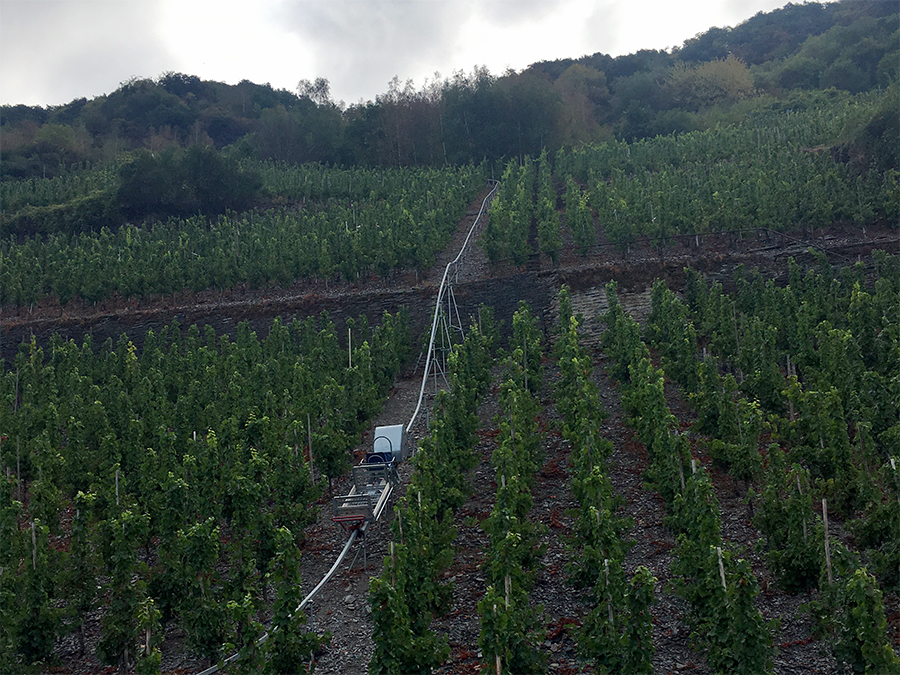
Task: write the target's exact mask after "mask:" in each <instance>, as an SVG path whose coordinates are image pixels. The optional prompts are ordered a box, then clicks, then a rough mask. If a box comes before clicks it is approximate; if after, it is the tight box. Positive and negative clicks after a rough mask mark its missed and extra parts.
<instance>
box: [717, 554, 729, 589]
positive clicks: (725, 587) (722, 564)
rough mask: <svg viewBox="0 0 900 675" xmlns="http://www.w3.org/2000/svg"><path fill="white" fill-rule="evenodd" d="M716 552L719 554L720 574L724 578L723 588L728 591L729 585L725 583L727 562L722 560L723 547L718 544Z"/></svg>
mask: <svg viewBox="0 0 900 675" xmlns="http://www.w3.org/2000/svg"><path fill="white" fill-rule="evenodd" d="M716 553H718V554H719V576H720V577H721V579H722V590H724V591H725V592H726V593H727V592H728V586H727V585H726V584H725V564H724V563H723V562H722V547H721V546H716Z"/></svg>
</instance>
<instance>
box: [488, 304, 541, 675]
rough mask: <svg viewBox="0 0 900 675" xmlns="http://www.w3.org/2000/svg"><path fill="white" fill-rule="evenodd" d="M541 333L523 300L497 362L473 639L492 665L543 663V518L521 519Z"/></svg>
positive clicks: (534, 668)
mask: <svg viewBox="0 0 900 675" xmlns="http://www.w3.org/2000/svg"><path fill="white" fill-rule="evenodd" d="M541 361H542V348H541V334H540V331H539V330H538V328H537V325H536V322H535V318H534V316H533V315H532V314H531V310H530V308H529V307H528V306H527V304H525V303H524V302H520V303H519V309H518V310H517V311H516V312H515V314H514V315H513V334H512V340H511V342H510V348H509V354H508V355H507V356H506V358H505V359H504V363H503V370H504V372H503V380H504V382H503V383H502V384H501V385H500V410H501V412H500V414H499V415H497V417H496V418H495V421H496V423H497V425H498V430H499V434H498V436H497V447H496V448H495V449H494V451H493V453H492V456H491V464H492V465H493V467H494V471H495V476H496V484H497V492H496V498H495V502H494V507H493V509H492V510H491V514H490V515H489V516H488V517H487V518H486V519H485V520H484V521H483V522H482V524H481V527H482V529H483V530H484V532H485V534H486V535H487V536H488V547H487V550H486V551H485V561H484V563H483V567H482V569H483V571H484V574H485V578H486V579H485V581H486V583H487V590H486V591H485V594H484V596H483V597H482V599H481V600H480V601H479V603H478V616H479V620H480V624H481V632H480V634H479V638H478V645H479V647H480V649H481V652H482V659H483V661H484V668H485V669H486V670H487V671H489V672H492V673H497V675H500V673H535V672H542V671H544V670H546V667H547V666H546V654H544V653H543V652H541V651H540V650H539V648H538V645H539V643H540V642H541V641H542V640H543V608H542V607H540V606H536V607H535V606H533V605H532V603H531V599H530V597H529V596H530V591H531V587H532V586H533V583H534V574H535V568H536V566H537V564H538V563H539V561H540V559H541V557H542V556H543V553H544V548H545V544H543V543H542V542H541V539H542V537H543V535H544V534H545V533H546V526H544V525H543V524H541V523H537V522H534V521H533V520H531V519H529V513H530V512H531V508H532V505H533V502H532V497H531V487H532V485H533V482H534V476H535V474H536V472H537V470H538V469H539V468H540V465H541V457H542V454H543V448H542V447H541V437H540V431H539V428H538V419H537V418H538V413H539V404H538V403H537V401H535V399H534V397H533V396H532V391H537V390H539V389H540V388H541V387H542V385H543V372H542V366H541V365H540V364H541Z"/></svg>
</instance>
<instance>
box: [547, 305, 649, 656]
mask: <svg viewBox="0 0 900 675" xmlns="http://www.w3.org/2000/svg"><path fill="white" fill-rule="evenodd" d="M559 304H560V328H561V331H562V332H561V335H560V336H559V339H558V340H557V342H556V346H555V352H556V356H557V357H558V362H559V369H560V378H559V381H558V382H557V384H556V390H555V393H556V408H557V410H558V411H559V414H560V416H561V417H562V430H563V437H564V438H565V439H566V440H567V441H568V442H569V444H570V445H571V447H572V458H571V466H572V477H571V487H572V493H573V495H574V496H575V499H576V500H577V501H578V504H579V509H578V512H577V514H576V516H575V525H574V527H573V533H574V537H573V545H572V553H571V559H570V561H569V563H568V575H569V578H570V580H571V582H572V583H573V585H574V586H575V587H576V588H577V589H579V590H580V591H581V593H582V597H583V598H584V600H585V601H586V602H587V603H588V606H589V607H591V610H590V612H589V614H588V616H587V618H586V619H585V621H584V622H583V625H582V627H581V629H580V630H579V631H578V633H577V636H576V637H577V640H578V647H579V651H580V653H581V655H582V656H583V657H585V658H587V659H589V660H590V661H591V662H593V664H594V667H595V668H596V669H597V671H598V672H610V673H623V674H624V673H652V672H653V664H652V659H653V651H654V650H653V642H652V632H653V631H652V624H651V616H650V605H651V604H652V603H653V601H654V594H653V585H654V583H655V582H656V579H655V578H654V577H653V576H652V575H651V574H650V571H649V570H648V569H647V568H646V567H643V566H642V567H639V568H638V569H637V570H635V573H634V575H633V576H632V577H631V579H630V580H627V578H626V574H625V570H624V568H623V563H624V560H625V553H626V551H627V543H626V542H625V541H623V540H622V534H623V532H624V531H625V530H627V529H628V528H630V527H631V523H630V522H628V521H627V520H626V519H623V518H621V517H620V516H618V515H616V512H617V511H618V509H619V507H620V506H621V498H619V497H617V496H615V495H614V494H613V489H612V485H611V483H610V479H609V473H608V469H607V460H608V459H609V456H610V455H611V454H612V450H613V447H612V443H611V442H610V441H609V440H608V439H606V438H604V437H603V436H602V435H601V430H600V426H601V423H602V421H603V419H604V418H605V417H606V410H605V409H604V407H603V404H602V403H601V402H600V394H599V391H598V390H597V385H596V384H595V383H594V381H593V379H592V376H593V369H594V366H593V363H592V361H591V357H590V355H589V354H588V353H587V351H586V350H585V349H584V348H583V347H581V345H580V344H579V335H578V326H579V320H578V318H577V317H574V316H572V308H571V300H570V298H569V294H568V290H567V289H566V288H563V289H562V291H561V292H560V300H559Z"/></svg>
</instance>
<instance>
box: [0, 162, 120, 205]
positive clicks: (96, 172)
mask: <svg viewBox="0 0 900 675" xmlns="http://www.w3.org/2000/svg"><path fill="white" fill-rule="evenodd" d="M116 168H117V167H116V165H115V164H113V163H105V162H104V163H100V162H97V163H96V164H94V165H91V164H90V163H88V164H87V165H86V166H77V167H73V169H72V170H70V171H67V172H65V173H63V174H62V175H60V176H57V177H55V178H30V179H28V180H4V181H0V204H3V211H4V212H5V213H15V212H16V211H18V210H19V209H22V208H25V207H28V206H31V207H39V206H51V205H54V204H62V203H64V202H69V201H72V200H73V199H78V198H79V197H84V196H85V195H88V194H91V193H96V192H103V193H109V192H113V191H114V190H115V189H116V188H117V187H118V174H117V171H116Z"/></svg>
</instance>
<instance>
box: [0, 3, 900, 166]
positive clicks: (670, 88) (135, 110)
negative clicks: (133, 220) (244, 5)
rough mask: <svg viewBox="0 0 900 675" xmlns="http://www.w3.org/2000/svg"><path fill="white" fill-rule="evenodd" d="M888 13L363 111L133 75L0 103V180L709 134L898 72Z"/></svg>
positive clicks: (857, 11) (394, 89)
mask: <svg viewBox="0 0 900 675" xmlns="http://www.w3.org/2000/svg"><path fill="white" fill-rule="evenodd" d="M898 17H900V14H898V11H897V6H896V4H895V3H892V2H885V1H883V0H844V1H843V2H836V3H826V4H821V3H814V2H813V3H805V4H790V3H789V4H788V5H786V6H785V7H783V8H781V9H777V10H774V11H772V12H769V13H759V14H757V15H756V16H754V17H752V18H750V19H748V20H747V21H745V22H744V23H742V24H740V25H738V26H736V27H734V28H711V29H710V30H708V31H706V32H705V33H702V34H700V35H698V36H696V37H695V38H692V39H690V40H688V41H686V42H685V43H684V44H683V45H682V46H681V47H680V48H676V49H673V50H671V52H666V51H654V50H643V51H639V52H637V53H634V54H628V55H625V56H619V57H615V58H613V57H611V56H609V55H606V54H602V53H597V54H593V55H589V56H583V57H581V58H577V59H564V60H559V61H553V62H542V63H535V64H533V65H532V66H531V67H529V68H527V69H525V70H523V71H521V72H513V71H508V72H506V73H503V74H493V73H490V72H488V71H487V70H486V69H483V68H481V69H479V68H475V69H474V70H473V71H472V72H470V73H464V72H462V71H459V72H456V73H454V74H453V75H452V76H450V77H448V78H446V79H444V80H442V81H435V82H432V83H430V84H428V85H427V86H425V87H424V88H422V89H419V90H417V89H415V88H414V87H413V86H412V84H411V83H403V82H401V81H399V80H397V79H395V80H394V81H393V82H391V83H390V85H389V88H388V90H387V91H386V92H385V93H384V94H382V95H380V96H378V97H377V98H376V100H375V101H369V102H360V103H358V104H353V105H349V106H347V105H344V104H343V103H342V102H335V101H333V100H332V99H331V97H330V93H329V86H328V82H327V81H326V80H324V79H321V78H320V79H317V80H316V81H314V82H309V81H303V82H300V83H299V84H298V87H297V90H296V91H287V90H277V89H274V88H273V87H271V86H270V85H268V84H255V83H253V82H249V81H242V82H240V83H239V84H237V85H228V84H224V83H221V82H213V81H203V80H201V79H200V78H198V77H196V76H193V75H189V74H183V73H173V72H168V73H163V74H161V75H160V76H158V77H155V78H137V77H135V78H132V79H131V80H129V81H127V82H123V83H122V84H121V86H120V87H119V88H118V89H117V90H115V91H114V92H112V93H110V94H108V95H105V96H99V97H96V98H93V99H91V100H88V99H86V98H80V99H76V100H74V101H71V102H70V103H68V104H65V105H60V106H54V107H48V108H44V107H29V106H24V105H11V106H3V107H2V108H0V124H2V127H0V128H2V134H3V144H2V162H0V176H2V177H3V178H4V179H14V178H31V177H42V178H46V177H52V176H56V175H59V174H61V173H64V172H66V171H69V170H70V169H71V167H72V166H73V165H76V164H81V163H84V162H97V161H108V160H112V159H115V158H117V157H119V156H121V154H122V153H123V152H126V151H135V150H141V149H146V150H149V151H151V152H159V151H161V150H164V149H166V148H170V147H179V148H185V147H189V146H196V145H200V146H209V147H213V148H215V149H216V150H225V151H227V154H228V155H229V156H232V157H242V158H255V159H261V160H277V161H286V162H290V163H303V162H323V163H329V164H338V165H341V166H350V165H362V166H381V167H389V166H393V167H403V166H439V165H447V164H450V165H460V164H466V163H469V162H474V163H479V162H481V161H482V160H484V159H487V160H488V161H489V162H492V163H493V162H498V161H503V160H508V159H509V158H512V157H519V158H522V157H524V156H535V157H536V156H537V155H538V154H540V152H541V150H543V149H545V148H546V149H547V150H548V151H550V152H551V153H555V152H556V151H557V150H558V149H559V148H562V147H569V146H575V145H579V144H582V143H592V142H603V141H611V140H622V141H628V142H631V141H635V140H639V139H644V138H652V137H655V136H658V135H667V134H673V133H676V134H677V133H684V132H689V131H697V130H704V129H712V128H716V127H717V126H722V125H728V124H731V123H736V122H739V121H741V120H743V119H746V118H747V117H748V116H751V115H753V114H755V113H756V112H759V111H760V110H766V109H769V108H772V107H773V106H784V107H788V108H792V107H798V106H800V107H802V106H809V105H816V103H815V96H814V92H817V91H821V90H830V91H833V92H839V93H843V92H846V93H848V94H860V93H863V92H868V91H873V90H885V89H886V88H888V87H889V86H890V85H891V83H892V82H893V83H895V82H896V80H897V71H898V67H900V51H898V50H900V48H898V44H900V39H898ZM810 96H812V97H813V98H812V99H811V98H810ZM886 114H888V117H887V118H886V119H883V120H881V122H880V128H879V130H878V133H877V134H876V135H877V140H878V141H879V142H881V143H883V145H884V147H885V148H886V150H885V151H886V152H888V153H893V154H891V155H890V157H889V158H888V157H885V158H881V161H884V162H889V161H891V160H893V161H892V163H893V164H894V165H896V164H897V162H896V159H897V157H896V148H897V147H898V145H900V144H898V142H897V129H898V127H900V124H898V121H897V106H896V105H894V106H892V107H891V106H889V107H888V113H886ZM891 115H892V116H891Z"/></svg>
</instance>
